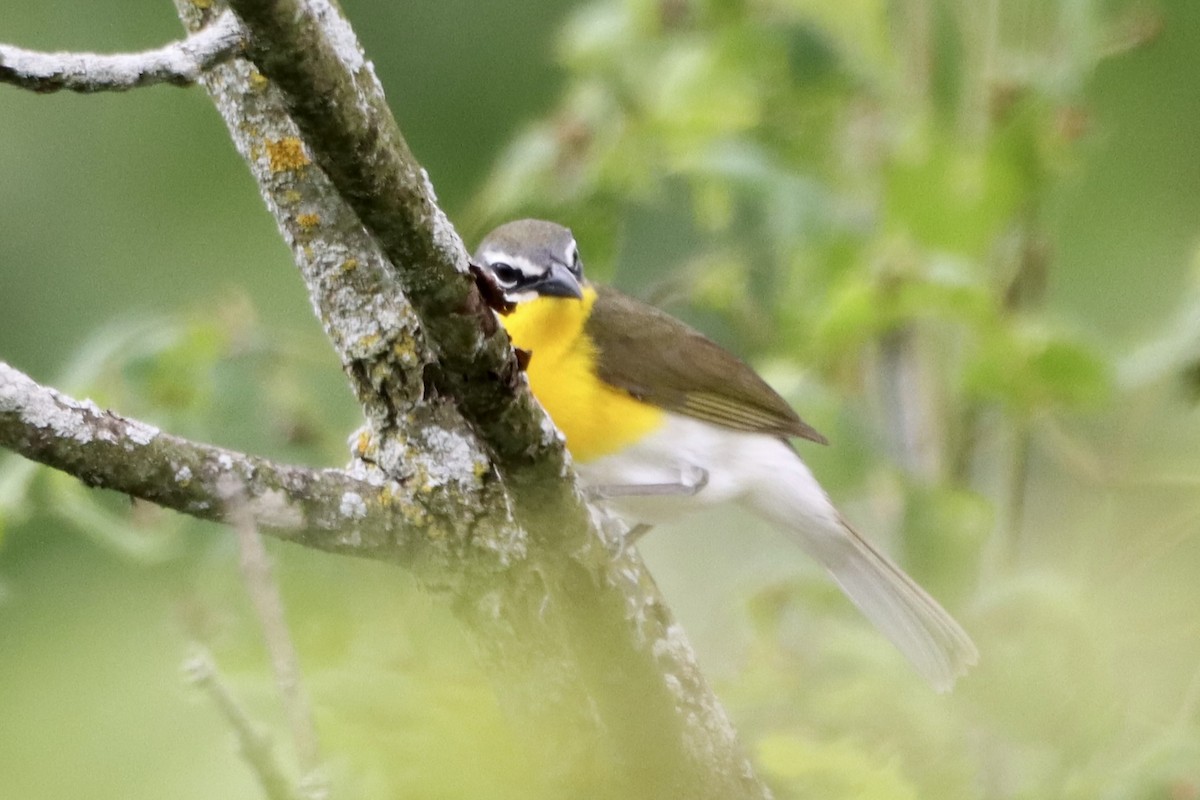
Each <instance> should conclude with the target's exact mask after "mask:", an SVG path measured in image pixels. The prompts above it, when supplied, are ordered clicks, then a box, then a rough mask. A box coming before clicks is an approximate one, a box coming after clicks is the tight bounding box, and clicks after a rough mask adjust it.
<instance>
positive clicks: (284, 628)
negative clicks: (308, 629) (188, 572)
mask: <svg viewBox="0 0 1200 800" xmlns="http://www.w3.org/2000/svg"><path fill="white" fill-rule="evenodd" d="M230 505H231V508H232V510H233V515H234V517H235V519H236V520H237V521H236V522H235V524H234V528H235V529H236V530H237V535H238V547H239V550H240V553H241V567H242V579H243V581H244V583H245V584H246V592H247V594H249V595H250V603H251V605H252V606H253V607H254V613H255V616H257V617H258V624H259V627H260V628H261V629H262V633H263V641H264V642H265V643H266V647H267V655H268V656H269V657H270V659H271V669H272V670H273V671H274V673H275V685H276V686H277V687H278V688H279V694H280V696H281V698H282V701H283V710H284V715H285V716H286V717H287V721H288V727H289V728H290V729H291V732H292V742H293V743H294V744H295V747H296V759H297V761H299V763H300V769H301V771H302V772H303V773H304V774H305V775H310V776H311V775H315V774H316V773H317V770H318V768H319V767H320V765H321V748H320V743H319V740H318V738H317V727H316V723H315V722H314V721H313V714H312V704H311V703H310V702H309V699H308V693H307V692H306V691H305V689H304V682H303V680H302V679H301V676H300V658H299V656H298V655H297V654H296V646H295V644H294V643H293V642H292V636H291V633H290V632H289V631H288V625H287V619H286V617H285V615H284V611H283V598H282V597H280V595H279V585H278V584H277V583H276V582H275V577H274V575H273V572H272V569H271V557H270V555H268V554H267V548H266V547H265V546H264V544H263V540H262V537H261V536H259V534H258V531H256V530H255V529H254V524H253V522H252V521H251V520H250V519H249V518H245V519H243V518H242V517H243V516H244V515H240V514H239V513H238V511H237V506H238V505H239V503H238V499H237V498H233V499H232V500H231V501H230Z"/></svg>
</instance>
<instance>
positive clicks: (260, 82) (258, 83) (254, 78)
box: [206, 0, 271, 92]
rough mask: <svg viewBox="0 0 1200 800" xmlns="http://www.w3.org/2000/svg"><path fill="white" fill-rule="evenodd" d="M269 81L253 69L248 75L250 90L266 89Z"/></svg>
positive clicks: (259, 90)
mask: <svg viewBox="0 0 1200 800" xmlns="http://www.w3.org/2000/svg"><path fill="white" fill-rule="evenodd" d="M206 2H207V0H206ZM270 83H271V82H270V81H269V80H267V76H266V75H263V74H262V73H261V72H259V71H258V70H255V71H254V72H253V73H251V75H250V89H251V90H252V91H255V92H261V91H262V90H263V89H266V88H267V85H268V84H270Z"/></svg>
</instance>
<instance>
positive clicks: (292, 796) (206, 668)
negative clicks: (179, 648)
mask: <svg viewBox="0 0 1200 800" xmlns="http://www.w3.org/2000/svg"><path fill="white" fill-rule="evenodd" d="M183 669H184V672H185V674H186V675H187V677H188V680H190V681H191V682H192V683H193V684H195V685H196V686H198V687H200V688H201V689H203V690H204V692H205V694H207V695H208V697H209V699H211V700H212V701H213V705H215V706H216V707H217V710H218V711H219V712H221V716H223V717H224V718H225V721H226V722H228V723H229V727H231V728H233V733H234V736H236V737H237V741H238V746H239V747H240V749H241V752H242V756H243V757H244V758H245V759H246V762H247V763H248V764H249V765H250V768H251V769H252V770H253V771H254V775H255V776H256V777H257V778H258V782H259V783H260V784H261V785H262V788H263V792H264V793H266V795H267V798H268V800H302V798H300V796H299V795H298V794H297V792H296V791H295V789H294V788H293V786H292V783H291V781H290V780H289V779H288V777H287V775H286V774H285V773H284V771H283V768H282V767H281V766H280V765H279V761H278V760H277V759H276V758H275V751H274V749H273V748H272V747H271V739H270V737H269V736H267V734H265V733H264V732H263V731H262V729H261V728H260V726H258V725H256V724H255V723H254V721H253V720H252V719H251V718H250V714H249V713H248V712H247V711H246V709H245V708H243V707H242V705H241V703H239V702H238V701H237V698H235V697H234V696H233V693H232V692H231V691H230V690H229V687H228V686H226V685H225V682H224V681H222V680H221V677H220V675H219V674H218V673H217V668H216V665H215V664H214V663H213V659H212V656H211V655H210V654H209V653H208V651H207V650H205V649H203V648H201V647H199V646H197V647H196V649H195V652H194V653H193V654H192V655H191V656H189V657H188V659H187V660H186V661H185V662H184V664H183Z"/></svg>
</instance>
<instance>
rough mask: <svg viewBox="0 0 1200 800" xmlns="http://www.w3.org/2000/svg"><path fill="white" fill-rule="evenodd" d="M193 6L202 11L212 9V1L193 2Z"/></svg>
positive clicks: (195, 0) (193, 0)
mask: <svg viewBox="0 0 1200 800" xmlns="http://www.w3.org/2000/svg"><path fill="white" fill-rule="evenodd" d="M192 5H193V6H194V7H196V8H198V9H200V10H201V11H206V10H208V9H210V8H212V0H192Z"/></svg>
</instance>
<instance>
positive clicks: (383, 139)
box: [230, 0, 582, 517]
mask: <svg viewBox="0 0 1200 800" xmlns="http://www.w3.org/2000/svg"><path fill="white" fill-rule="evenodd" d="M230 5H231V6H232V7H233V9H234V11H236V12H237V14H238V16H239V17H241V19H242V20H243V21H244V22H245V23H246V25H247V28H248V29H249V30H250V32H251V45H250V47H251V50H252V55H251V59H252V60H253V61H254V63H255V64H256V66H257V67H258V68H259V70H261V72H262V74H263V75H265V76H266V77H267V78H269V79H270V80H271V82H272V83H273V84H274V85H275V86H276V87H278V88H279V89H280V90H281V92H282V98H283V100H284V102H285V103H286V107H287V110H288V113H289V114H290V116H291V117H292V119H294V120H295V122H296V125H297V126H298V127H299V130H300V132H301V134H302V136H303V139H304V141H305V143H306V145H307V146H308V148H309V152H311V154H312V159H313V161H314V162H315V163H316V164H317V165H318V166H319V167H320V168H321V169H322V170H323V171H324V172H325V174H326V175H328V176H329V180H330V181H331V182H332V184H333V186H334V187H335V188H336V189H337V192H338V194H339V195H340V196H341V197H342V198H343V199H344V200H345V202H346V203H347V205H348V206H349V207H350V208H351V209H352V210H353V212H354V214H355V215H356V216H357V218H358V219H359V220H361V223H362V225H363V226H365V227H366V229H367V230H368V231H369V232H370V233H371V235H372V236H373V237H374V238H375V240H376V241H377V242H378V244H379V247H380V249H381V250H382V252H383V253H384V255H385V256H386V257H387V259H388V262H389V264H390V268H391V269H392V270H393V275H394V276H395V278H396V280H397V281H398V284H399V286H400V287H401V288H402V289H403V291H404V293H405V296H406V297H407V298H408V301H409V302H410V303H411V304H412V306H413V308H414V309H415V311H416V314H417V316H418V317H419V318H420V320H421V323H422V325H423V326H424V329H425V331H426V334H427V337H428V339H429V341H430V342H431V343H433V344H434V345H435V346H436V347H437V349H438V353H439V364H438V368H437V369H436V370H431V371H430V372H429V374H428V376H427V377H428V380H429V381H430V383H431V384H433V386H434V387H435V388H436V389H437V391H438V393H439V394H441V395H443V396H448V397H453V398H454V399H455V400H456V401H457V403H458V404H459V407H460V409H461V410H462V412H463V415H464V416H465V417H466V418H467V420H468V421H469V422H470V423H471V425H472V427H473V428H474V429H475V430H476V431H478V433H479V435H480V437H481V438H482V439H483V440H484V442H486V444H487V445H488V448H489V450H490V451H491V453H492V455H493V457H494V458H495V459H496V460H497V461H498V463H499V465H500V466H501V467H506V466H508V465H522V466H531V465H535V466H537V467H538V468H539V470H540V469H545V470H547V471H551V470H553V471H555V473H556V474H562V472H563V466H562V465H563V452H562V447H561V446H560V444H559V443H558V440H557V437H556V436H555V435H554V432H553V430H552V429H551V428H548V427H547V426H546V425H545V415H544V414H543V413H542V412H541V409H540V408H539V407H538V406H537V404H536V403H534V402H533V400H532V398H531V397H530V395H529V394H528V392H524V391H514V387H515V386H516V385H517V384H518V382H519V381H518V368H517V364H516V360H515V358H514V357H513V354H512V350H511V348H509V347H508V343H507V337H506V336H505V335H504V334H503V333H502V332H501V331H500V330H499V328H498V326H497V324H496V322H495V319H494V318H493V316H492V313H491V311H490V310H489V309H488V308H487V307H486V306H485V305H484V304H483V302H482V301H481V299H480V297H479V293H478V292H477V291H476V290H475V287H474V283H473V281H472V280H471V278H470V276H469V273H468V271H467V254H466V250H465V249H464V247H463V245H462V242H461V240H460V239H459V237H458V234H457V233H456V232H455V231H454V228H453V227H452V226H451V225H450V223H449V221H448V220H447V219H446V217H445V215H444V214H443V213H442V211H441V209H440V208H439V207H438V205H437V200H436V197H435V196H434V192H433V188H432V186H431V185H430V183H429V180H428V177H427V176H426V174H425V171H424V170H423V169H422V168H421V165H420V164H419V163H418V162H417V161H416V159H415V158H414V157H413V155H412V153H411V152H410V151H409V149H408V145H407V143H406V142H405V141H404V137H403V136H402V135H401V133H400V130H399V128H398V127H397V125H396V121H395V119H394V118H393V116H392V113H391V110H390V109H389V108H388V105H387V102H386V100H385V98H384V94H383V89H382V87H381V86H380V84H379V81H378V79H377V78H376V76H375V71H374V68H373V67H372V65H371V63H370V62H369V61H368V60H367V59H366V57H365V56H364V54H363V52H362V50H361V48H360V47H359V44H358V40H357V38H356V37H355V35H354V32H353V30H352V29H351V28H350V26H349V23H348V22H347V21H346V20H345V19H344V18H343V17H342V16H341V12H340V11H339V10H338V9H337V7H336V6H335V4H334V3H332V2H330V1H329V0H233V2H231V3H230ZM464 135H468V134H464ZM562 485H564V486H565V485H567V484H562ZM575 511H576V516H577V517H580V516H581V514H582V506H581V505H580V504H576V509H575Z"/></svg>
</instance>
